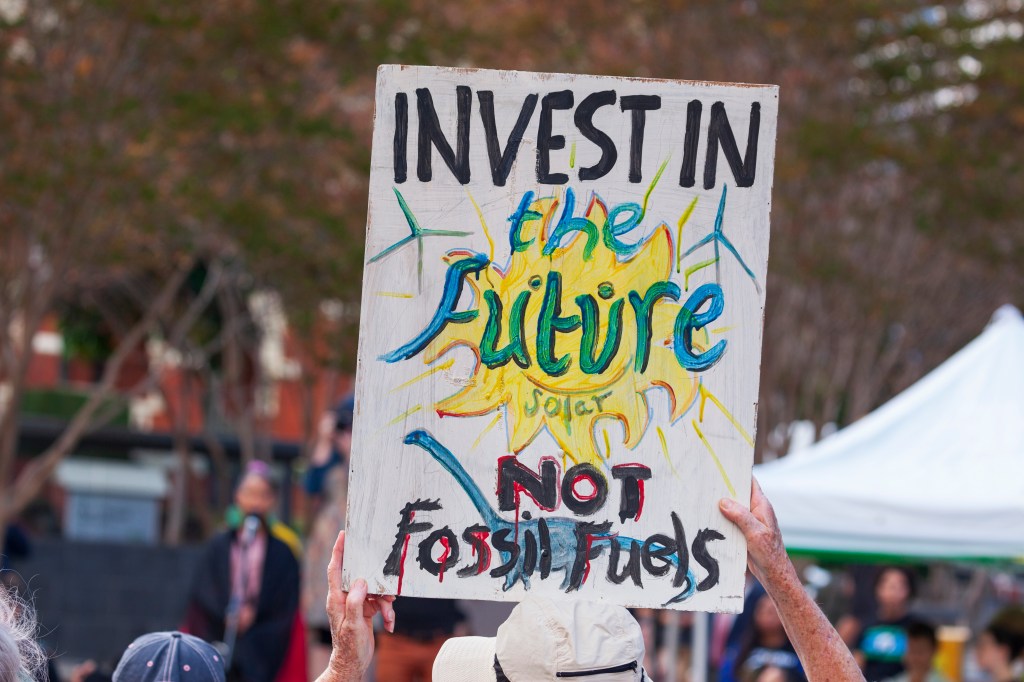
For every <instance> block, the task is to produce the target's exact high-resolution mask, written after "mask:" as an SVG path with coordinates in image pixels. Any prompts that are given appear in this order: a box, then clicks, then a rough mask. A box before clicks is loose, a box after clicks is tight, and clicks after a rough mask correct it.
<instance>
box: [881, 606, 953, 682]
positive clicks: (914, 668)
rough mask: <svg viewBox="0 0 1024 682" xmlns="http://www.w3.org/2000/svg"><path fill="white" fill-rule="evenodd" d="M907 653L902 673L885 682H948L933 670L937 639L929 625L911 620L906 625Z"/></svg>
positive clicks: (937, 648) (937, 646) (937, 644)
mask: <svg viewBox="0 0 1024 682" xmlns="http://www.w3.org/2000/svg"><path fill="white" fill-rule="evenodd" d="M906 630H907V652H906V653H905V654H904V655H903V666H904V671H903V672H902V673H900V674H899V675H896V676H895V677H890V678H889V679H888V680H887V682H949V680H947V679H946V678H945V677H944V676H943V675H942V674H940V673H939V672H938V671H937V670H935V668H934V661H935V654H936V653H937V652H938V650H939V639H938V637H936V635H935V626H934V625H932V624H931V623H929V622H927V621H924V620H919V619H916V618H914V619H911V620H910V622H908V623H907V628H906Z"/></svg>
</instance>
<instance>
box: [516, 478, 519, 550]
mask: <svg viewBox="0 0 1024 682" xmlns="http://www.w3.org/2000/svg"><path fill="white" fill-rule="evenodd" d="M516 542H517V543H518V542H519V490H516Z"/></svg>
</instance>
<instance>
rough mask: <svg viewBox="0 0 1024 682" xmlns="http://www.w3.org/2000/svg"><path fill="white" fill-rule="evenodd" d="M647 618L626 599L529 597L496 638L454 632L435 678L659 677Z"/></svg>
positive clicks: (585, 681)
mask: <svg viewBox="0 0 1024 682" xmlns="http://www.w3.org/2000/svg"><path fill="white" fill-rule="evenodd" d="M643 660H644V638H643V634H642V633H641V632H640V625H639V624H637V622H636V620H635V619H634V618H633V616H631V615H630V614H629V611H627V610H626V609H624V608H622V607H621V606H614V605H611V604H599V603H595V602H584V601H574V602H567V601H566V602H554V601H551V600H550V599H545V598H541V597H533V596H527V597H526V599H524V600H523V601H522V602H520V603H519V604H518V605H516V607H515V608H514V609H512V613H511V614H509V617H508V620H506V621H505V622H504V623H502V624H501V627H499V628H498V636H497V637H453V638H452V639H449V640H448V641H447V642H445V643H444V646H442V647H441V650H440V651H439V652H438V654H437V658H436V659H434V669H433V673H432V676H433V680H434V682H481V681H486V680H497V681H498V682H503V680H509V682H544V681H545V680H551V681H552V682H557V681H558V680H563V679H567V680H574V679H579V681H580V682H653V681H652V680H651V678H650V676H648V675H647V674H646V672H645V671H644V669H643Z"/></svg>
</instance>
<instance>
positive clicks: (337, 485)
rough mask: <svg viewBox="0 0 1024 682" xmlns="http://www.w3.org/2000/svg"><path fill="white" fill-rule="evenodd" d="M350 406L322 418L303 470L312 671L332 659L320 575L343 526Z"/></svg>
mask: <svg viewBox="0 0 1024 682" xmlns="http://www.w3.org/2000/svg"><path fill="white" fill-rule="evenodd" d="M353 407H354V403H353V400H352V396H347V397H346V398H345V399H343V400H342V401H341V403H339V404H338V406H337V408H335V410H334V411H333V412H326V413H324V416H323V418H321V420H320V431H319V433H318V436H317V441H316V443H315V444H314V446H313V452H312V459H311V462H310V467H309V469H308V470H307V471H306V478H305V490H306V494H307V495H308V496H310V501H311V503H312V504H311V508H312V507H315V508H316V509H317V513H316V514H315V516H312V517H311V518H312V523H311V524H310V528H311V530H310V534H309V537H308V539H307V543H306V558H305V561H304V562H303V575H302V613H303V615H304V616H305V621H306V625H307V627H308V628H309V642H310V647H309V654H310V655H309V659H310V668H311V669H312V670H322V669H323V668H324V667H325V666H326V665H327V662H328V660H329V659H330V655H331V625H330V621H329V620H328V618H327V611H326V609H325V608H324V604H325V603H326V602H327V583H326V582H325V581H324V579H323V576H324V573H325V572H326V571H327V565H328V563H329V562H330V560H331V548H332V547H333V546H334V541H335V540H336V539H337V537H338V532H339V531H340V530H342V529H343V528H344V527H345V507H346V505H347V503H348V467H347V466H345V461H346V460H347V459H348V454H349V447H350V445H351V443H352V416H353Z"/></svg>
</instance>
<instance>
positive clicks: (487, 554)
mask: <svg viewBox="0 0 1024 682" xmlns="http://www.w3.org/2000/svg"><path fill="white" fill-rule="evenodd" d="M488 535H490V533H489V532H487V531H481V532H479V533H473V537H475V538H477V539H478V540H480V561H479V566H477V569H476V574H477V575H480V574H481V573H483V572H484V571H486V570H487V569H488V568H490V567H491V548H490V547H488V546H487V536H488ZM473 554H474V556H475V555H476V543H474V544H473Z"/></svg>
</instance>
